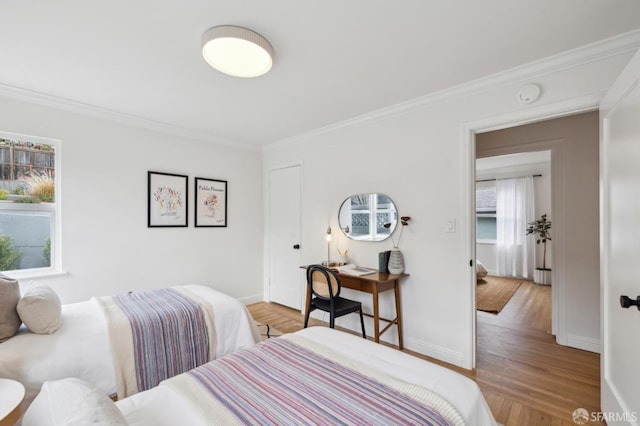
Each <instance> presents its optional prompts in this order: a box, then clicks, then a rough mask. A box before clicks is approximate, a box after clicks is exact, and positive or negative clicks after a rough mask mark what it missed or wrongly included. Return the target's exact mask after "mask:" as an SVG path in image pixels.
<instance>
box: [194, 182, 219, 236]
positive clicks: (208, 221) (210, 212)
mask: <svg viewBox="0 0 640 426" xmlns="http://www.w3.org/2000/svg"><path fill="white" fill-rule="evenodd" d="M195 190H196V191H195V193H196V208H195V226H196V227H225V226H227V181H226V180H217V179H205V178H199V177H197V178H196V188H195Z"/></svg>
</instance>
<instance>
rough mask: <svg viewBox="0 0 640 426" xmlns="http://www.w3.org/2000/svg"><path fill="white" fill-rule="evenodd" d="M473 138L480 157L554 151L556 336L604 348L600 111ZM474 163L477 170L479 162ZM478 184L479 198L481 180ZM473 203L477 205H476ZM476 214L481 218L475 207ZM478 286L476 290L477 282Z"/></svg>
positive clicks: (582, 346) (574, 344)
mask: <svg viewBox="0 0 640 426" xmlns="http://www.w3.org/2000/svg"><path fill="white" fill-rule="evenodd" d="M473 140H474V142H475V144H474V148H475V153H476V154H475V155H474V159H475V158H488V157H497V156H504V155H511V154H521V153H528V152H533V151H536V152H539V151H550V152H551V162H550V167H549V169H550V171H549V173H547V175H548V176H549V177H550V179H551V182H550V186H551V190H550V193H551V207H550V212H549V217H550V218H551V219H552V221H553V231H552V238H553V246H552V250H550V252H548V253H547V256H548V257H550V260H551V265H552V269H553V271H552V283H551V286H550V287H551V289H550V292H551V298H552V310H551V312H552V326H551V328H552V329H551V333H550V334H552V335H553V336H554V337H553V338H554V341H555V342H557V343H558V344H560V345H565V346H569V347H573V348H578V349H583V350H587V351H592V352H599V351H600V341H599V321H598V320H599V303H600V293H599V274H600V271H599V239H598V236H599V181H598V179H599V177H598V163H599V150H598V149H599V144H598V142H599V125H598V114H597V112H595V111H594V112H586V113H580V114H575V115H570V116H565V117H560V118H554V119H550V120H545V121H538V122H534V123H530V124H524V125H521V126H514V127H509V128H503V129H501V130H491V131H486V132H482V131H480V130H476V131H475V132H474V136H473ZM473 166H474V171H475V161H474V164H473ZM477 173H478V174H479V176H478V177H477V179H478V180H481V176H482V174H481V172H480V171H478V172H477ZM541 174H543V175H544V174H545V173H544V172H542V173H541ZM474 176H475V173H474ZM535 179H540V178H535ZM474 180H475V179H474ZM473 185H474V197H475V182H474V183H473ZM473 207H474V208H475V203H474V204H473ZM473 215H474V218H475V211H474V212H473ZM473 237H475V235H473ZM473 245H474V250H473V252H474V254H477V256H476V257H477V258H480V257H481V256H482V248H481V249H479V250H478V253H476V250H475V245H476V241H475V238H474V241H473ZM481 261H482V260H481ZM487 263H490V262H487ZM489 266H490V267H489V268H487V269H491V265H489ZM470 284H471V283H470ZM473 287H474V292H475V288H476V283H475V282H473ZM474 317H475V306H474ZM477 333H478V336H477V343H478V345H479V341H480V339H481V337H480V331H479V330H477ZM477 356H478V358H479V357H480V354H479V353H478V354H477Z"/></svg>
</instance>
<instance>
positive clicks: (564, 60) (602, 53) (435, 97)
mask: <svg viewBox="0 0 640 426" xmlns="http://www.w3.org/2000/svg"><path fill="white" fill-rule="evenodd" d="M639 48H640V30H634V31H630V32H627V33H623V34H620V35H617V36H615V37H611V38H608V39H604V40H600V41H597V42H595V43H591V44H588V45H585V46H582V47H578V48H576V49H571V50H567V51H565V52H561V53H559V54H556V55H553V56H549V57H547V58H543V59H540V60H537V61H534V62H530V63H527V64H524V65H519V66H517V67H514V68H511V69H508V70H505V71H501V72H498V73H495V74H491V75H489V76H487V77H482V78H480V79H476V80H472V81H469V82H466V83H462V84H460V85H457V86H453V87H450V88H448V89H444V90H441V91H438V92H434V93H431V94H428V95H425V96H421V97H418V98H414V99H411V100H409V101H406V102H402V103H399V104H396V105H392V106H390V107H386V108H381V109H378V110H375V111H371V112H368V113H365V114H362V115H359V116H356V117H353V118H350V119H347V120H344V121H340V122H337V123H333V124H329V125H327V126H323V127H320V128H317V129H314V130H311V131H309V132H305V133H301V134H299V135H295V136H291V137H288V138H286V139H283V140H281V141H277V142H273V143H271V144H268V145H265V146H264V148H263V150H268V149H269V148H276V147H280V146H283V145H288V144H290V143H295V142H298V141H300V140H302V139H305V138H308V137H312V136H317V135H321V134H324V133H329V132H333V131H336V130H339V129H343V128H347V127H353V126H358V125H362V124H364V123H368V122H374V121H377V120H381V119H386V118H389V117H393V116H396V115H402V114H406V113H409V112H412V111H416V110H419V109H424V108H428V107H432V106H434V105H438V104H441V103H445V102H450V101H452V100H455V99H458V98H461V97H468V96H472V95H474V94H477V93H480V92H484V91H486V90H489V89H492V88H495V87H499V86H505V85H509V84H514V83H519V82H522V81H526V80H531V79H534V78H540V77H541V76H544V75H548V74H552V73H555V72H559V71H562V70H566V69H570V68H574V67H577V66H581V65H585V64H588V63H591V62H595V61H598V60H602V59H606V58H608V57H612V56H617V55H621V54H625V53H630V52H634V51H636V50H638V49H639Z"/></svg>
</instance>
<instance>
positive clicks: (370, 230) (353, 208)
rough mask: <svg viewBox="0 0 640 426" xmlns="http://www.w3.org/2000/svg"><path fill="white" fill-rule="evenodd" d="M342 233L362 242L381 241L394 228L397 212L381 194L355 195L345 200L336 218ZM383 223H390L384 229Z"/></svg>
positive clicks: (389, 200) (393, 205)
mask: <svg viewBox="0 0 640 426" xmlns="http://www.w3.org/2000/svg"><path fill="white" fill-rule="evenodd" d="M338 220H339V223H340V228H341V229H342V232H343V233H344V234H345V235H347V236H348V237H349V238H351V239H354V240H362V241H382V240H384V239H386V238H388V237H389V236H390V235H391V233H392V232H393V230H394V229H395V227H396V223H397V220H398V212H397V210H396V206H395V204H394V203H393V201H391V199H390V198H389V197H388V196H386V195H383V194H357V195H352V196H351V197H349V198H347V199H346V200H345V201H344V202H343V203H342V206H341V207H340V213H339V217H338ZM385 223H391V226H390V227H389V228H386V227H385V226H384V225H385Z"/></svg>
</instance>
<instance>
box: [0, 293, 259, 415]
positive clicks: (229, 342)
mask: <svg viewBox="0 0 640 426" xmlns="http://www.w3.org/2000/svg"><path fill="white" fill-rule="evenodd" d="M185 288H187V289H188V290H190V291H191V292H193V293H195V294H197V295H198V296H200V297H202V298H203V299H205V300H206V301H208V302H209V303H210V304H211V306H212V308H213V311H214V315H215V329H216V340H217V346H216V357H220V356H224V355H226V354H229V353H232V352H234V351H237V350H239V349H242V348H246V347H250V346H253V345H254V344H255V343H256V342H257V341H258V340H259V333H258V332H257V330H256V327H255V323H254V322H253V319H252V317H251V315H250V314H249V313H248V311H247V309H246V307H245V306H244V305H243V304H242V303H241V302H240V301H238V300H237V299H234V298H233V297H231V296H228V295H226V294H224V293H221V292H219V291H216V290H213V289H211V288H209V287H205V286H200V285H188V286H185ZM0 377H3V378H9V379H14V380H17V381H19V382H21V383H22V384H24V385H25V388H26V397H25V400H26V401H27V403H29V402H30V401H31V400H32V399H33V398H34V397H35V395H36V394H37V392H38V391H39V390H40V387H41V386H42V383H43V382H44V381H46V380H56V379H62V378H66V377H78V378H80V379H83V380H85V381H87V382H89V383H92V384H93V385H95V386H97V387H98V388H99V389H100V390H102V391H104V392H105V393H107V394H109V395H113V394H115V393H116V379H115V372H114V367H113V358H112V351H111V346H110V344H109V334H108V327H107V321H106V318H105V317H104V315H103V313H102V310H101V309H100V307H99V306H98V304H97V302H95V301H94V300H88V301H84V302H78V303H71V304H65V305H63V306H62V326H61V327H60V329H58V331H56V332H55V333H53V334H49V335H47V334H34V333H31V332H29V331H28V330H27V329H26V328H25V327H24V325H23V326H22V328H21V329H20V331H19V332H18V335H16V336H15V337H13V338H11V339H9V340H8V341H6V342H4V343H2V344H0Z"/></svg>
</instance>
